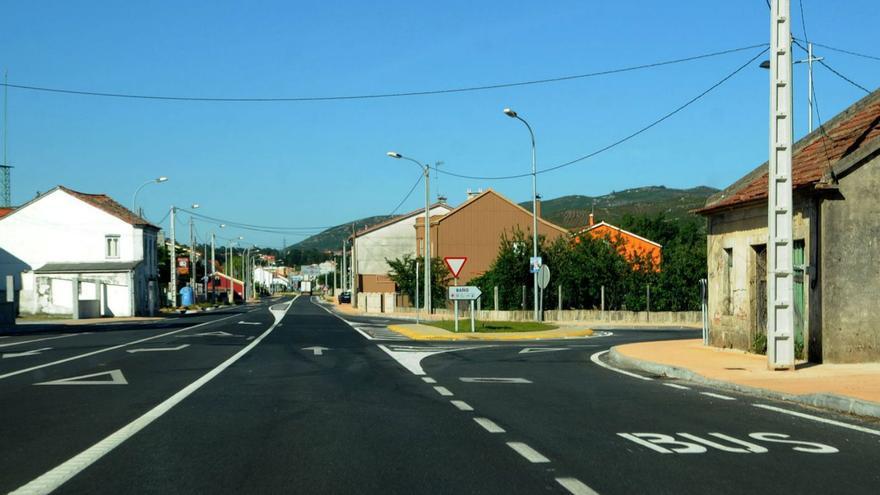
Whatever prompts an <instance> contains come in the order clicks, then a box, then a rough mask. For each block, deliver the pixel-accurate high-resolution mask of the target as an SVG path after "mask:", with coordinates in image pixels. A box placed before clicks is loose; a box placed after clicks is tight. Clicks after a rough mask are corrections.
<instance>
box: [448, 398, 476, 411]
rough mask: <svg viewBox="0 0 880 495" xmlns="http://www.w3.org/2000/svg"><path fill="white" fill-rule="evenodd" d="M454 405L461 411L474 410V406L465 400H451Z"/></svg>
mask: <svg viewBox="0 0 880 495" xmlns="http://www.w3.org/2000/svg"><path fill="white" fill-rule="evenodd" d="M449 402H451V403H452V405H453V406H455V407H457V408H458V410H459V411H473V410H474V408H473V407H471V406H470V404H468V403H467V402H465V401H463V400H451V401H449Z"/></svg>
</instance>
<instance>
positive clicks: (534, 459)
mask: <svg viewBox="0 0 880 495" xmlns="http://www.w3.org/2000/svg"><path fill="white" fill-rule="evenodd" d="M507 446H508V447H510V448H512V449H513V450H515V451H516V453H517V454H519V455H521V456H523V457H525V458H526V460H527V461H529V462H531V463H533V464H538V463H545V462H550V459H547V458H546V457H544V456H543V455H541V453H540V452H538V451H537V450H535V449H533V448H531V447H529V446H528V445H526V444H524V443H522V442H507Z"/></svg>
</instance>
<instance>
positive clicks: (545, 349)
mask: <svg viewBox="0 0 880 495" xmlns="http://www.w3.org/2000/svg"><path fill="white" fill-rule="evenodd" d="M567 350H568V347H526V348H525V349H523V350H521V351H519V352H518V353H517V354H533V353H536V352H553V351H567Z"/></svg>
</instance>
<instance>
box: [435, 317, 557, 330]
mask: <svg viewBox="0 0 880 495" xmlns="http://www.w3.org/2000/svg"><path fill="white" fill-rule="evenodd" d="M425 324H426V325H430V326H432V327H438V328H442V329H443V330H447V331H449V332H455V320H441V321H426V322H425ZM555 328H557V327H556V326H555V325H548V324H547V323H540V322H537V321H480V320H477V328H476V331H477V332H480V333H499V332H541V331H544V330H553V329H555ZM470 331H471V320H469V319H467V318H463V319H460V320H458V333H462V332H470Z"/></svg>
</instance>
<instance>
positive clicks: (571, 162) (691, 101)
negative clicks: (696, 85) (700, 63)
mask: <svg viewBox="0 0 880 495" xmlns="http://www.w3.org/2000/svg"><path fill="white" fill-rule="evenodd" d="M762 46H766V45H762ZM768 49H769V48H766V47H765V48H763V49H762V50H761V51H760V52H758V53H757V54H756V55H755V56H753V57H752V58H750V59H749V60H748V61H747V62H746V63H744V64H742V65H740V66H739V67H737V68H736V69H735V70H734V71H733V72H731V73H729V74H727V75H726V76H724V77H723V78H722V79H721V80H719V81H718V82H716V83H714V84H713V85H711V86H709V88H707V89H706V90H704V91H703V92H701V93H700V94H698V95H696V96H694V97H693V98H691V99H689V100H688V101H686V102H685V103H683V104H681V105H679V106H678V107H676V108H675V109H673V110H672V111H670V112H667V113H666V114H664V115H663V116H662V117H660V118H658V119H656V120H654V121H653V122H651V123H650V124H648V125H646V126H644V127H642V128H640V129H639V130H637V131H635V132H633V133H631V134H629V135H627V136H625V137H623V138H620V139H618V140H617V141H614V142H613V143H611V144H608V145H606V146H604V147H602V148H599V149H597V150H595V151H593V152H590V153H588V154H586V155H584V156H581V157H578V158H575V159H573V160H569V161H567V162H564V163H560V164H559V165H554V166H552V167H548V168H545V169H541V170H538V171H537V174H546V173H548V172H552V171H555V170H559V169H561V168H565V167H568V166H570V165H574V164H575V163H578V162H581V161H584V160H587V159H589V158H592V157H594V156H596V155H599V154H601V153H604V152H606V151H608V150H610V149H612V148H615V147H617V146H619V145H621V144H623V143H625V142H627V141H629V140H631V139H633V138H635V137H636V136H638V135H640V134H642V133H644V132H645V131H647V130H649V129H651V128H652V127H655V126H657V125H658V124H660V123H662V122H663V121H665V120H667V119H669V118H670V117H672V116H673V115H675V114H677V113H679V112H681V111H682V110H684V109H685V108H687V107H689V106H691V105H692V104H694V103H696V102H697V101H698V100H700V99H701V98H703V97H704V96H706V95H707V94H709V93H710V92H712V91H713V90H715V89H716V88H718V87H719V86H721V85H722V84H724V83H725V82H727V81H728V80H729V79H731V78H732V77H733V76H735V75H737V74H738V73H739V72H740V71H742V70H743V69H745V68H746V67H748V66H749V65H750V64H752V62H754V61H755V60H757V59H758V58H759V57H760V56H761V55H763V54H764V53H766V52H767V50H768ZM434 170H435V171H436V172H437V173H439V174H445V175H450V176H453V177H459V178H462V179H476V180H507V179H520V178H523V177H529V176H530V175H532V174H531V173H523V174H517V175H500V176H492V177H489V176H485V177H481V176H475V175H465V174H458V173H455V172H450V171H447V170H440V169H438V168H436V167H434Z"/></svg>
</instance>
